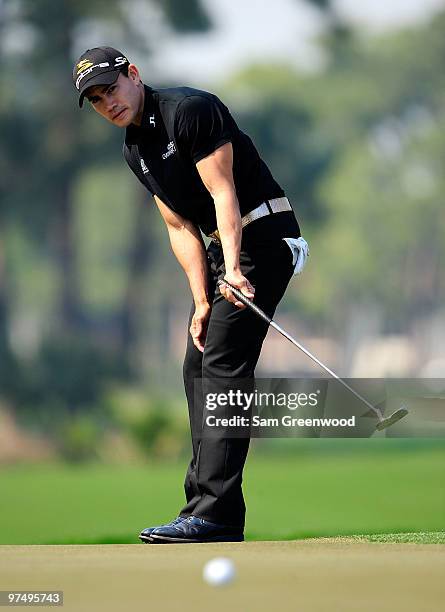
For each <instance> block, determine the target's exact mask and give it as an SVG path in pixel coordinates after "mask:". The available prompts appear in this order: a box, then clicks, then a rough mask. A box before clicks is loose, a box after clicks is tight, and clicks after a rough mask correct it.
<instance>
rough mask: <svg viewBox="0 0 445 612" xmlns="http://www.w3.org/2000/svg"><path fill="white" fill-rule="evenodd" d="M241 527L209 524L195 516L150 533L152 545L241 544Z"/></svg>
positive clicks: (242, 537) (242, 535)
mask: <svg viewBox="0 0 445 612" xmlns="http://www.w3.org/2000/svg"><path fill="white" fill-rule="evenodd" d="M243 541H244V534H243V530H242V528H241V527H230V526H227V525H218V524H217V523H210V521H206V520H204V519H202V518H198V517H197V516H189V517H188V518H186V519H183V520H182V521H180V522H177V523H175V524H173V523H170V524H169V525H163V526H162V527H158V528H157V529H154V530H153V531H152V532H151V533H150V542H151V543H152V544H193V543H203V542H243Z"/></svg>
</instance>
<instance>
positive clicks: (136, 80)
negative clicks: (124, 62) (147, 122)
mask: <svg viewBox="0 0 445 612" xmlns="http://www.w3.org/2000/svg"><path fill="white" fill-rule="evenodd" d="M86 98H87V99H88V100H89V101H90V103H91V105H92V106H93V108H94V110H95V111H96V112H97V113H99V115H102V117H105V119H108V121H110V122H111V123H113V124H114V125H117V126H118V127H122V128H124V127H127V126H128V125H130V123H136V124H137V125H139V124H140V121H141V118H142V111H143V104H144V89H143V86H142V84H141V80H140V77H139V72H138V70H137V68H136V67H135V66H133V65H132V64H130V66H129V67H128V77H126V76H124V75H123V74H120V75H119V76H118V78H117V80H116V81H115V82H114V83H112V84H111V85H95V86H94V87H91V88H90V89H88V90H87V93H86Z"/></svg>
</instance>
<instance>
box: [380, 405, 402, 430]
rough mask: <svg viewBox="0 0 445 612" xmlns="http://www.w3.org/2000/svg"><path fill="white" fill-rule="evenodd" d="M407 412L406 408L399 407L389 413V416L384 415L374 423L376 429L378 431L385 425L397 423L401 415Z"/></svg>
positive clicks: (384, 427) (385, 426)
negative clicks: (384, 416)
mask: <svg viewBox="0 0 445 612" xmlns="http://www.w3.org/2000/svg"><path fill="white" fill-rule="evenodd" d="M407 414H408V410H407V409H406V408H403V407H402V408H399V409H398V410H396V411H395V412H393V413H392V414H390V415H389V417H386V418H384V419H382V420H381V421H379V422H378V424H377V425H376V429H378V431H382V429H386V428H387V427H390V426H391V425H394V423H397V421H400V419H403V417H404V416H406V415H407Z"/></svg>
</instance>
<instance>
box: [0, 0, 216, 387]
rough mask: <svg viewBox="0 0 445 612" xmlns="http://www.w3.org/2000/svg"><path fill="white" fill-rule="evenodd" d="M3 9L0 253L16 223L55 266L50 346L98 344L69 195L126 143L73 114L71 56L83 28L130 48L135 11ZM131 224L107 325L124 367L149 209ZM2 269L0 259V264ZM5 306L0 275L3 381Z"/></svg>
mask: <svg viewBox="0 0 445 612" xmlns="http://www.w3.org/2000/svg"><path fill="white" fill-rule="evenodd" d="M153 2H154V3H155V2H157V0H153ZM129 4H131V5H132V6H129ZM159 5H160V8H161V9H162V10H163V11H164V13H165V15H166V18H167V20H169V21H170V23H171V25H172V26H173V27H174V28H176V29H179V30H181V31H191V30H193V29H197V30H202V29H204V28H207V27H209V25H210V24H209V21H208V19H207V17H206V14H205V12H204V11H203V9H202V8H201V6H200V3H199V2H198V0H194V1H193V2H191V3H188V7H187V10H184V8H183V7H182V4H181V3H180V2H173V1H172V2H167V3H163V2H162V3H159ZM0 9H1V12H0V27H1V32H2V35H3V36H2V42H1V45H0V53H1V61H2V80H1V83H0V87H1V94H2V95H1V100H2V102H1V103H0V129H1V131H2V134H3V135H4V140H3V143H2V149H1V153H0V170H1V174H2V178H3V180H2V184H1V195H2V202H1V204H0V251H1V248H2V246H3V244H2V232H1V229H2V228H3V227H4V223H5V222H4V221H3V218H7V219H8V222H9V223H12V224H17V223H19V224H20V225H21V227H23V228H25V229H26V231H27V232H28V236H29V238H30V239H31V240H32V241H33V242H34V245H35V248H36V250H38V251H39V252H43V253H46V254H47V256H48V258H51V259H54V260H55V261H56V263H57V268H58V271H59V287H60V290H59V292H58V307H57V308H56V315H57V316H56V318H55V320H54V321H53V325H52V327H53V337H54V332H55V330H56V329H57V328H58V329H59V335H60V336H61V339H62V342H65V340H64V338H65V339H66V338H73V339H75V338H77V336H82V335H85V334H87V335H90V336H94V332H95V322H96V320H97V319H94V318H93V319H92V318H91V317H90V316H89V314H88V312H87V310H86V309H85V305H84V304H83V301H82V295H81V292H80V289H79V278H78V270H77V265H78V253H77V248H78V245H79V240H78V236H77V235H76V224H75V220H76V211H75V209H74V196H73V193H74V188H75V185H76V184H77V182H78V180H79V176H80V175H81V173H82V172H83V171H85V169H86V168H89V167H91V166H94V165H95V164H96V163H97V160H100V162H101V163H106V162H107V161H110V160H112V159H115V157H116V152H119V150H120V148H121V138H122V134H121V133H118V131H117V130H116V131H112V130H110V127H109V126H106V125H102V123H101V122H99V121H97V120H92V117H91V115H90V116H89V115H88V113H87V114H86V115H85V114H84V115H80V114H79V110H78V109H77V108H76V106H77V105H76V95H75V92H74V89H73V85H72V81H71V69H72V64H73V59H74V57H73V56H74V51H73V50H74V49H75V48H76V44H77V38H78V36H79V34H80V32H81V31H82V27H85V26H88V27H89V28H90V29H91V31H93V32H94V31H96V32H97V34H96V36H102V34H101V32H103V31H106V28H107V27H109V31H112V27H113V25H114V26H117V27H118V28H121V30H122V31H123V32H125V37H126V39H128V40H132V44H134V40H133V37H132V36H131V32H132V22H131V17H132V13H133V12H134V10H135V9H136V3H131V2H122V1H120V0H88V1H87V0H59V1H57V2H54V1H53V0H39V2H35V0H20V2H15V1H14V0H4V1H3V2H2V3H1V5H0ZM101 28H102V29H101ZM104 28H105V30H104ZM147 31H149V29H147ZM135 38H137V37H135ZM138 41H140V37H139V38H138ZM96 44H97V43H96ZM99 44H100V43H99ZM141 44H142V45H143V48H142V51H143V52H144V53H146V54H149V51H150V40H148V39H146V40H143V41H142V43H141ZM3 196H4V197H3ZM134 214H135V222H134V224H133V227H134V229H133V235H132V236H130V243H129V253H128V257H127V264H128V268H127V273H128V286H127V289H126V291H125V293H124V295H123V296H122V303H121V307H120V311H119V313H117V316H115V317H113V318H112V319H110V320H112V322H113V324H116V322H118V323H119V330H118V336H119V339H120V345H119V346H118V352H119V354H120V355H121V356H124V357H125V356H127V357H128V355H129V352H130V350H131V347H132V344H133V343H134V339H135V337H136V335H137V332H136V326H137V315H138V312H137V310H138V308H139V307H140V303H141V299H140V296H139V294H140V292H141V288H142V282H141V279H142V278H143V276H144V271H145V270H146V269H147V266H148V264H149V250H148V244H149V240H148V237H149V236H148V233H147V232H148V231H149V224H148V223H146V222H145V223H144V222H141V217H142V216H145V215H146V214H147V206H146V201H144V203H143V202H142V201H141V202H139V203H138V205H137V206H135V207H134ZM0 255H1V253H0ZM2 259H3V258H2V257H1V256H0V261H1V260H2ZM0 268H1V266H0ZM7 300H8V291H7V289H6V285H5V272H3V273H1V271H0V343H1V346H0V354H2V366H1V367H2V369H3V372H6V366H5V363H6V362H7V361H8V363H9V362H12V361H11V359H12V353H11V351H10V350H9V349H8V346H9V344H8V341H7V340H8V336H7V332H8V328H9V323H8V319H7V313H8V307H7ZM101 331H102V330H101ZM55 341H56V344H58V343H59V340H57V339H56V340H55ZM104 350H106V347H105V349H104ZM2 351H3V353H2ZM4 389H5V387H4V386H3V385H2V390H4Z"/></svg>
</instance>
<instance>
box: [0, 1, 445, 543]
mask: <svg viewBox="0 0 445 612" xmlns="http://www.w3.org/2000/svg"><path fill="white" fill-rule="evenodd" d="M98 45H110V46H115V47H117V48H118V49H120V50H121V51H122V52H123V53H125V54H126V55H127V57H128V58H129V59H130V61H132V62H134V63H136V64H137V66H138V67H139V69H140V70H141V72H142V75H143V80H144V82H145V83H147V84H149V85H151V86H152V87H165V86H173V85H191V86H194V87H198V88H201V89H207V90H210V91H212V92H214V93H216V94H218V95H219V96H220V97H221V98H222V99H223V100H224V102H225V103H226V104H227V105H228V106H229V108H230V109H231V111H232V114H233V115H234V116H235V117H236V119H237V121H238V124H239V126H240V127H241V129H243V130H244V131H246V132H247V133H248V134H249V135H250V136H251V137H252V138H253V140H254V142H255V143H256V145H257V147H258V149H259V151H260V153H261V155H262V157H263V158H264V159H265V161H266V162H267V163H268V164H269V166H270V168H271V170H272V172H273V174H274V176H275V177H276V179H277V180H278V181H279V182H280V184H281V185H282V186H283V187H284V189H285V191H286V194H287V195H288V197H289V199H290V200H291V201H292V203H293V205H294V208H295V211H296V214H297V217H298V219H299V221H300V225H301V227H302V230H303V235H304V236H305V238H306V239H307V240H308V242H309V243H310V249H311V255H310V260H309V263H308V266H307V268H306V270H305V272H304V274H303V275H302V276H301V277H299V278H297V279H294V280H293V281H292V284H291V286H290V287H289V290H288V292H287V294H286V297H285V299H284V301H283V303H282V304H281V306H280V308H279V310H278V312H277V319H278V320H279V321H280V322H281V323H282V324H283V326H285V327H286V328H287V329H288V330H289V331H290V332H291V333H294V334H295V335H296V336H297V337H298V338H299V339H300V340H301V341H302V342H303V343H304V344H306V345H307V347H308V348H310V349H311V350H313V351H314V352H315V353H316V354H317V355H318V357H319V358H321V359H322V360H324V361H325V362H326V363H327V364H328V365H330V366H331V367H332V368H334V369H336V370H337V371H338V373H339V374H341V375H343V376H352V377H383V376H395V377H416V376H417V377H432V376H436V377H444V374H445V357H444V350H443V347H444V345H445V308H444V298H445V282H444V279H445V275H444V271H443V261H444V251H445V214H444V195H445V179H444V173H443V160H444V159H445V76H444V70H443V62H444V57H445V1H444V0H397V1H396V0H393V1H392V2H388V1H387V0H363V1H361V2H356V1H354V0H331V1H330V0H312V1H310V0H275V1H274V2H273V3H270V2H266V0H243V1H238V2H233V1H232V0H189V1H187V2H183V1H181V0H164V1H162V0H133V1H132V0H126V1H125V0H121V1H117V0H59V1H57V2H55V1H54V0H0V53H1V83H0V91H1V97H0V129H1V152H0V181H1V183H0V194H1V202H0V462H1V463H3V464H4V468H3V470H2V471H1V472H0V479H1V477H2V475H3V477H4V478H5V479H6V481H7V482H8V483H9V486H11V487H12V488H11V489H10V494H11V496H12V499H13V500H15V501H14V502H13V504H12V505H10V506H9V508H10V509H11V508H12V510H13V513H15V511H16V509H17V507H18V506H21V503H22V502H21V498H20V495H19V493H17V497H14V495H15V494H13V493H12V492H11V491H12V490H13V489H14V486H17V489H20V487H21V483H22V480H20V479H21V478H23V479H24V481H25V480H26V479H30V481H32V482H34V474H36V478H37V480H35V482H36V483H37V482H39V480H38V479H39V478H42V479H43V480H44V478H46V476H45V477H44V476H42V474H46V472H45V471H44V472H39V471H37V472H33V471H32V470H34V469H35V470H37V467H36V466H39V465H45V466H46V467H45V470H46V469H50V470H55V472H57V474H59V472H58V470H63V469H65V468H62V467H61V466H62V465H65V466H66V465H69V464H72V463H75V464H82V465H86V466H91V464H92V463H93V464H94V466H96V467H94V470H97V469H99V468H98V467H97V466H98V465H99V466H108V465H110V464H113V465H115V464H117V463H118V464H121V465H120V467H119V469H124V467H122V466H135V465H137V466H139V467H138V468H137V469H138V470H142V471H140V472H138V474H139V475H140V482H144V480H143V477H142V474H143V473H144V474H146V475H147V483H148V478H149V474H150V470H149V469H146V470H145V468H141V467H140V466H141V465H142V466H144V465H146V462H147V461H148V462H152V461H160V460H163V461H168V462H170V463H169V466H173V467H169V468H168V469H172V470H177V471H174V474H177V476H175V477H174V478H173V477H171V478H173V480H174V479H175V478H176V479H177V481H178V483H179V484H177V485H175V486H176V489H177V490H178V499H179V498H180V488H181V484H180V481H181V479H182V471H183V470H184V469H185V465H186V458H187V456H188V453H189V447H190V444H189V439H188V429H187V427H188V425H187V416H186V405H185V399H184V396H183V391H182V375H181V366H182V359H183V355H184V350H185V342H186V334H187V323H186V317H187V314H188V310H189V308H190V303H191V294H190V291H189V288H188V285H187V281H186V278H185V276H184V274H183V272H182V270H181V269H180V268H179V265H178V264H177V262H176V261H175V259H174V256H173V255H172V254H171V252H170V248H169V244H168V238H167V234H166V231H165V228H164V226H163V222H162V220H161V219H160V217H159V214H158V213H157V210H156V209H155V206H154V203H153V201H152V200H151V198H150V197H149V194H148V193H147V192H144V191H143V189H142V188H141V187H140V185H139V184H138V182H137V181H136V180H135V178H134V177H133V175H132V174H131V173H130V171H129V170H128V168H127V167H126V164H125V162H124V160H123V158H122V154H121V148H122V140H123V136H124V135H123V132H122V131H120V130H119V129H117V128H115V127H113V126H111V125H109V124H107V123H106V122H104V121H103V120H101V119H100V118H99V117H97V116H96V115H95V113H94V111H93V110H92V109H91V108H88V107H87V105H85V108H83V109H82V110H80V109H79V108H78V105H77V96H76V92H75V89H74V87H73V85H72V82H71V69H72V65H73V63H74V61H75V60H76V58H77V57H78V56H79V55H80V53H82V52H83V51H84V50H85V49H86V48H89V47H94V46H98ZM258 374H260V375H263V376H271V377H274V376H302V375H312V376H314V375H316V374H317V370H316V369H315V368H313V367H312V365H311V362H310V361H308V360H307V359H306V358H305V357H304V356H303V355H300V354H299V353H298V352H297V351H295V350H294V349H292V348H289V346H288V345H287V344H286V343H285V341H283V339H282V338H280V337H279V336H274V335H273V334H272V333H270V334H269V336H268V338H267V340H266V342H265V345H264V350H263V354H262V357H261V361H260V364H259V368H258ZM294 442H295V441H294ZM325 442H326V445H328V444H329V443H328V441H325ZM359 442H360V441H359ZM285 446H286V449H287V451H289V452H292V449H290V446H291V445H289V444H286V445H285ZM296 446H298V445H296ZM296 446H294V451H295V452H296V450H295V448H296ZM359 447H360V446H356V447H354V448H355V450H358V449H359ZM298 448H301V447H298ZM311 448H312V450H311ZM314 448H315V447H309V446H305V447H304V449H305V450H304V452H303V451H302V452H303V455H302V456H304V457H307V456H311V457H312V454H313V453H315V451H314V450H313V449H314ZM320 448H321V446H320V447H317V449H320ZM326 448H327V446H325V447H324V449H325V450H323V452H327V451H326ZM331 450H332V449H331ZM334 450H335V449H334ZM287 451H286V452H287ZM267 452H268V450H267V443H265V444H264V448H263V447H262V446H261V444H260V445H259V448H258V454H259V455H261V453H267ZM282 452H284V451H283V450H282V449H281V450H280V453H282ZM333 452H334V451H333ZM400 452H402V451H400ZM403 452H406V449H405V451H403ZM419 452H420V451H419ZM425 452H426V453H429V452H430V449H427V450H425ZM431 452H433V455H434V452H436V451H431ZM317 453H318V450H317ZM433 455H432V456H433ZM298 456H299V455H298ZM442 457H443V455H442ZM280 461H284V463H286V461H285V460H283V459H280ZM329 461H330V459H329ZM16 463H20V464H21V465H20V467H17V470H18V471H17V472H11V471H10V468H11V464H16ZM288 463H289V462H287V463H286V465H288ZM433 463H435V461H434V462H433ZM30 464H35V465H33V466H30ZM323 465H324V464H323ZM6 466H9V467H8V468H7V467H6ZM47 466H51V467H50V468H48V467H47ZM14 469H15V468H14ZM42 469H43V468H42ZM66 469H68V468H66ZM100 469H104V470H105V469H106V468H105V467H102V468H100ZM125 469H127V468H125ZM135 469H136V468H135ZM163 469H164V468H163ZM165 469H167V468H165ZM254 469H256V468H255V467H253V468H252V470H254ZM277 469H278V468H277ZM280 469H281V468H280ZM428 469H429V468H428ZM91 470H93V468H91V469H90V471H89V472H88V473H89V477H91V474H92V473H93V471H94V470H93V471H91ZM55 472H54V473H55ZM414 472H415V470H414V471H413V473H414ZM54 473H53V472H51V474H53V476H54ZM60 473H62V472H60ZM63 473H64V474H65V472H63ZM94 473H96V472H94ZM101 473H102V472H101ZM113 473H114V474H116V481H115V482H117V481H118V480H121V479H122V478H123V476H122V473H121V472H119V470H118V471H117V472H112V471H111V472H109V473H108V472H107V474H109V478H110V482H111V481H112V474H113ZM132 473H133V472H132ZM261 473H263V471H261ZM323 473H324V474H325V478H329V473H328V472H323ZM14 474H15V476H14ZM169 474H170V472H169ZM259 474H260V470H258V475H259ZM60 478H61V481H64V482H67V480H66V477H65V476H63V477H62V476H60ZM169 478H170V476H169ZM258 478H260V476H258ZM8 479H9V480H8ZM420 479H422V480H424V478H423V472H419V480H420ZM161 480H162V479H161ZM6 481H5V482H6ZM24 481H23V482H24ZM138 482H139V481H138ZM163 482H170V480H169V479H168V478H166V479H165V481H163ZM175 482H176V481H175ZM12 483H15V484H14V485H13V484H12ZM412 484H413V483H412V482H411V483H409V485H410V486H411V485H412ZM158 485H159V486H160V487H162V482H161V483H158ZM138 486H139V485H138ZM172 486H173V485H172ZM284 486H285V485H284V484H283V487H284ZM308 486H309V485H308ZM388 486H389V485H388ZM320 487H321V488H322V487H323V484H322V483H320ZM431 487H432V488H431V491H432V493H431V495H432V499H433V498H434V494H433V492H434V491H436V492H438V491H437V482H436V481H434V482H433V481H431ZM92 488H93V489H94V487H93V486H92ZM253 488H254V487H253V486H252V491H253ZM408 489H409V486H408V484H407V491H408ZM260 493H261V488H260V489H259V490H258V495H260ZM252 495H253V493H252ZM441 495H442V498H441V500H442V501H441V504H442V506H441V508H442V511H443V509H444V500H443V493H442V494H441ZM4 499H5V498H4ZM169 499H170V498H169ZM339 499H341V496H340V497H339ZM434 499H435V501H434V502H432V507H433V506H435V504H436V505H437V499H436V498H434ZM176 501H177V500H176V498H175V503H176ZM165 503H166V504H167V502H165ZM176 509H177V508H174V507H173V506H172V507H170V506H169V510H168V512H169V514H172V515H173V514H174V511H175V510H176ZM145 510H147V508H145ZM418 510H419V521H420V522H421V521H422V520H423V519H424V518H425V516H426V514H425V512H422V511H421V509H419V508H418ZM138 511H139V512H141V508H139V510H138ZM166 512H167V510H166ZM44 514H45V511H44V510H42V516H43V515H44ZM433 515H434V517H436V515H435V514H434V512H433V511H432V514H431V521H430V523H429V524H430V526H434V525H433V524H435V521H436V518H434V517H433ZM144 516H145V515H144ZM150 516H153V518H155V516H154V514H153V512H152V514H151V515H150ZM399 516H400V515H399ZM422 516H423V519H422ZM156 518H158V516H157V515H156ZM162 518H167V517H166V516H164V515H163V516H159V519H162ZM289 520H291V519H290V517H289ZM410 520H411V519H410ZM416 520H417V519H414V518H413V519H412V521H411V523H410V524H411V526H414V527H416V526H417V527H419V528H420V527H421V526H422V525H420V523H419V524H417V523H416ZM11 521H12V522H11V525H13V524H15V523H14V522H13V520H12V519H11ZM408 522H409V521H408ZM436 522H437V521H436ZM391 524H392V523H391V520H389V519H388V525H386V524H385V527H386V528H389V527H390V526H391ZM140 526H141V527H143V526H144V525H140ZM392 526H393V528H396V527H397V525H392ZM402 527H406V528H408V527H409V525H404V526H401V525H399V527H398V528H402ZM349 528H350V527H349ZM378 528H379V526H378V524H375V525H373V529H374V530H378ZM382 528H383V526H382ZM8 529H9V528H8ZM11 529H12V532H11V533H15V532H14V528H13V527H11ZM113 529H114V527H110V528H109V530H108V531H107V532H106V533H105V534H104V533H101V537H102V538H105V540H106V537H108V535H110V533H111V532H113V533H114V534H115V530H114V531H113ZM302 529H303V528H302ZM311 529H312V531H311ZM345 529H346V527H345ZM350 529H351V528H350ZM356 529H358V530H359V529H364V527H363V526H361V525H357V526H356ZM329 530H331V531H332V528H331V527H326V528H325V529H324V530H323V529H319V532H320V533H322V532H323V533H324V532H329ZM86 531H87V530H86V528H85V532H82V533H86ZM127 531H131V530H127ZM127 531H126V529H125V528H123V529H121V531H120V532H119V530H118V532H117V533H120V534H122V533H124V535H122V538H123V539H124V540H125V537H126V535H125V534H126V533H127ZM136 531H137V529H136ZM284 531H285V533H287V534H289V533H295V529H294V530H292V528H291V527H290V526H289V528H288V529H287V531H286V530H284ZM306 531H307V532H308V533H309V532H310V533H312V532H313V533H315V532H317V528H316V527H313V528H308V529H307V530H306ZM302 532H304V529H303V531H302ZM255 533H256V534H258V533H260V527H258V529H257V531H256V532H255ZM283 533H284V532H283ZM317 533H318V532H317ZM19 534H22V535H23V529H22V525H21V526H20V528H19V527H18V525H17V536H14V537H16V539H14V537H13V536H11V537H10V538H9V540H8V537H7V536H5V535H4V534H3V535H2V538H3V540H2V541H19V540H17V538H20V537H22V536H19ZM32 534H33V532H32V529H31V531H30V535H29V536H23V538H24V541H50V540H51V539H52V540H54V539H55V540H57V537H59V539H63V538H69V537H73V538H75V537H76V534H74V535H73V534H71V536H70V534H67V533H65V531H63V530H62V531H60V532H59V536H53V537H51V535H45V537H43V536H42V538H41V539H40V540H38V537H37V536H35V534H34V535H32ZM0 535H1V534H0ZM34 536H35V537H34ZM77 537H78V538H82V537H83V536H82V534H81V535H77ZM85 537H86V536H85ZM114 537H117V539H119V536H116V535H115V536H114ZM33 538H34V539H33ZM36 538H37V539H36ZM91 538H94V536H91Z"/></svg>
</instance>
